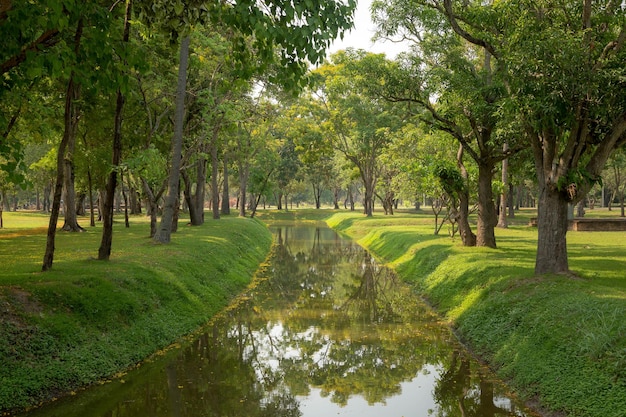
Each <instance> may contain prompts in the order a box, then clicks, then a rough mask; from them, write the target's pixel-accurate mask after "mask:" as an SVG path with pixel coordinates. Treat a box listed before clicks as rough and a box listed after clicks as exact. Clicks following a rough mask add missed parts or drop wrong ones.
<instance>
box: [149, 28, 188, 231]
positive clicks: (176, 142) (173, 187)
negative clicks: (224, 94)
mask: <svg viewBox="0 0 626 417" xmlns="http://www.w3.org/2000/svg"><path fill="white" fill-rule="evenodd" d="M190 42H191V39H190V37H189V36H186V37H185V38H183V40H182V42H181V44H180V63H179V67H178V86H177V89H176V112H175V116H174V134H173V135H172V155H171V157H172V163H171V166H170V173H169V179H168V193H167V197H166V198H165V205H164V206H163V216H161V223H160V225H159V229H158V230H157V233H156V234H155V235H154V240H155V241H156V242H159V243H169V242H170V239H171V234H172V222H173V221H174V215H175V213H174V212H175V210H176V208H177V207H176V205H177V204H178V200H179V182H180V165H181V159H182V148H183V124H184V116H185V93H186V89H187V64H188V60H189V44H190Z"/></svg>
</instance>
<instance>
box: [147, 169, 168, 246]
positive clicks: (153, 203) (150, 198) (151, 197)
mask: <svg viewBox="0 0 626 417" xmlns="http://www.w3.org/2000/svg"><path fill="white" fill-rule="evenodd" d="M141 183H142V184H143V189H144V192H145V193H146V196H147V202H148V211H149V212H150V213H149V214H150V237H154V235H155V234H156V230H157V214H158V212H159V199H160V198H161V196H162V195H163V193H164V192H165V187H166V186H167V182H163V184H162V185H161V189H160V190H159V191H157V192H156V193H155V192H153V191H152V188H151V187H150V184H148V181H146V179H145V178H143V177H141Z"/></svg>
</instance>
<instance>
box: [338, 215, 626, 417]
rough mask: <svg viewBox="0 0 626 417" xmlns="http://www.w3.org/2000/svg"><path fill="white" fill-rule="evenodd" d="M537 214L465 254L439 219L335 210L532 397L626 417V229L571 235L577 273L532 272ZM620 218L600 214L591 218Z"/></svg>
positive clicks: (599, 416) (556, 406)
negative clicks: (437, 228) (437, 225)
mask: <svg viewBox="0 0 626 417" xmlns="http://www.w3.org/2000/svg"><path fill="white" fill-rule="evenodd" d="M531 214H532V213H526V214H525V215H524V214H521V215H518V216H517V218H516V220H515V223H514V224H512V225H511V227H510V228H508V229H498V230H497V232H496V234H497V242H498V248H497V249H488V248H464V247H462V246H461V244H460V239H459V238H458V237H457V238H456V239H451V238H450V237H449V236H448V235H447V234H446V233H447V232H446V230H445V227H444V230H442V234H441V235H440V236H434V235H433V232H432V230H433V218H432V216H429V215H426V214H422V215H419V214H418V215H416V214H396V215H395V216H393V217H384V216H382V215H380V214H378V215H375V216H374V217H373V218H364V217H363V216H362V215H360V214H350V213H336V214H334V215H331V216H329V218H328V219H327V223H328V224H329V225H330V226H332V227H333V228H335V229H337V230H339V231H341V232H342V233H344V234H347V235H348V236H351V237H352V238H354V239H355V240H357V241H358V242H359V243H360V244H361V245H363V246H364V247H366V248H368V249H369V250H370V251H371V252H373V253H374V254H375V255H376V256H377V257H378V258H379V259H381V260H383V261H384V262H386V263H387V264H388V265H390V266H391V267H393V268H394V269H395V270H396V271H397V272H398V273H399V274H400V275H401V276H402V277H403V278H404V279H405V280H406V281H408V282H409V283H411V284H412V285H413V286H414V287H415V288H416V289H417V290H418V291H420V292H421V293H422V294H423V295H424V296H425V297H426V298H427V299H428V300H429V302H430V303H431V304H432V305H433V306H434V307H435V308H436V310H437V311H439V313H440V314H441V315H442V316H444V317H446V318H447V319H448V320H449V322H450V323H451V324H452V326H453V327H454V328H455V329H456V331H457V334H458V335H459V337H460V338H461V340H462V341H464V342H465V343H466V344H467V345H468V346H469V347H470V348H471V349H472V350H473V351H474V352H475V353H476V354H477V355H479V356H480V357H482V358H483V359H485V360H486V361H488V363H489V364H490V365H491V366H492V367H493V368H494V369H495V370H496V371H497V373H498V374H499V375H500V376H501V377H502V378H503V379H505V380H507V381H509V382H510V383H511V385H512V387H514V388H515V389H516V390H517V391H518V392H519V393H520V395H521V396H522V397H523V398H526V399H528V400H534V399H538V400H539V401H540V403H541V406H542V407H544V410H545V409H548V410H551V411H553V412H558V413H559V414H564V415H567V416H576V417H580V416H586V417H624V416H626V232H569V233H568V254H569V259H570V268H571V269H572V270H573V271H574V272H575V273H576V276H561V275H557V276H543V277H535V276H534V274H533V269H534V257H535V253H536V246H535V245H536V239H537V231H536V228H532V227H529V226H527V224H528V220H529V217H530V215H531ZM597 215H603V216H608V215H611V216H617V215H618V213H616V212H615V211H613V212H612V213H609V212H606V211H604V212H602V211H600V210H594V211H591V212H589V213H588V216H590V217H591V216H597Z"/></svg>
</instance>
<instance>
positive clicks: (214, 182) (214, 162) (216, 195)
mask: <svg viewBox="0 0 626 417" xmlns="http://www.w3.org/2000/svg"><path fill="white" fill-rule="evenodd" d="M217 150H218V149H217V134H215V135H214V136H213V141H212V143H211V191H212V192H211V201H212V204H211V205H212V207H211V208H212V210H213V219H215V220H218V219H219V218H220V207H219V205H220V190H219V188H220V187H219V184H218V178H217V177H218V176H219V166H218V164H219V162H220V161H219V159H218V157H217Z"/></svg>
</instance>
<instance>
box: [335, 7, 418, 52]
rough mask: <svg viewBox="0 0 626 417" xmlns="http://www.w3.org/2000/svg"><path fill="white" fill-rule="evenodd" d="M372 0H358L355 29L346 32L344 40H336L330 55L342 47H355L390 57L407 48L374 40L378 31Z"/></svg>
mask: <svg viewBox="0 0 626 417" xmlns="http://www.w3.org/2000/svg"><path fill="white" fill-rule="evenodd" d="M371 3H372V0H358V5H357V9H356V13H355V15H354V29H352V30H351V31H350V32H346V33H345V34H344V38H343V40H340V39H337V40H335V41H334V42H333V43H332V44H331V46H330V48H329V50H328V53H329V55H330V54H332V53H334V52H337V51H339V50H341V49H346V48H350V47H352V48H355V49H365V50H366V51H370V52H375V53H383V52H384V53H385V54H386V55H387V57H388V58H395V56H396V55H397V54H398V53H399V52H401V51H403V50H406V46H404V47H403V46H402V45H399V44H396V43H393V42H389V41H387V42H384V41H378V42H376V43H373V42H372V37H373V36H374V32H375V31H376V26H374V24H373V23H372V21H371V19H370V4H371Z"/></svg>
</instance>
